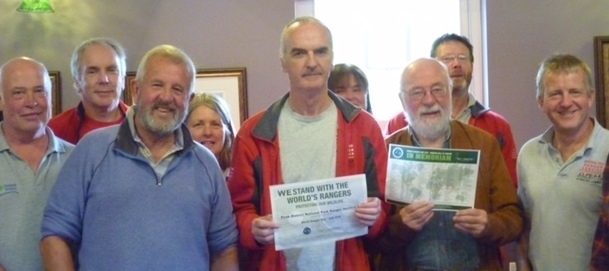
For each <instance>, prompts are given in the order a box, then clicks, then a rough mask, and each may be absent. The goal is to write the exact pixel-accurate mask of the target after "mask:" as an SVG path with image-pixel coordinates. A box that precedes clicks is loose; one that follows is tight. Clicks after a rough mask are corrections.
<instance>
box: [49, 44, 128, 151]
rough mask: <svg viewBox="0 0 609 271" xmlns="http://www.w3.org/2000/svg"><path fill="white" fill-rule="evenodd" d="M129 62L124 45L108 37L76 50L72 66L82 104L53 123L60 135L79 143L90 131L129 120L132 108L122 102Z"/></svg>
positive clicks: (53, 127)
mask: <svg viewBox="0 0 609 271" xmlns="http://www.w3.org/2000/svg"><path fill="white" fill-rule="evenodd" d="M125 59H126V56H125V51H124V50H123V48H122V47H121V45H120V44H119V43H118V42H116V41H115V40H112V39H108V38H93V39H89V40H86V41H84V42H83V43H81V44H80V45H79V46H78V47H76V49H74V52H73V53H72V59H71V61H70V67H71V70H72V78H73V79H74V88H76V92H77V93H78V95H80V97H81V101H80V103H79V104H78V106H76V107H74V108H72V109H69V110H67V111H65V112H63V113H61V114H59V115H57V116H56V117H54V118H52V119H51V120H50V121H49V127H50V128H51V129H52V130H53V132H54V133H55V135H56V136H58V137H60V138H62V139H64V140H65V141H68V142H70V143H72V144H76V143H77V142H78V141H79V140H80V138H82V137H83V136H84V135H85V134H87V133H88V132H90V131H93V130H95V129H98V128H102V127H106V126H110V125H114V124H119V123H121V122H122V121H123V119H125V112H126V111H127V108H128V106H127V105H126V104H125V103H123V102H122V101H121V100H120V99H121V93H122V92H123V88H125V70H126V64H125V62H126V60H125Z"/></svg>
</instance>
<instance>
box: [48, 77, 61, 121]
mask: <svg viewBox="0 0 609 271" xmlns="http://www.w3.org/2000/svg"><path fill="white" fill-rule="evenodd" d="M49 77H50V78H51V89H52V90H51V93H52V94H53V95H52V97H51V104H52V105H53V116H56V115H58V114H59V113H61V74H60V72H59V71H49Z"/></svg>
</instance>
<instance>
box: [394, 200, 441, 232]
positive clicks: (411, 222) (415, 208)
mask: <svg viewBox="0 0 609 271" xmlns="http://www.w3.org/2000/svg"><path fill="white" fill-rule="evenodd" d="M433 207H434V204H433V203H431V202H428V201H417V202H413V203H411V204H409V205H407V206H405V207H404V208H402V209H400V213H399V214H400V217H401V218H402V223H404V225H406V226H407V227H408V228H410V229H413V230H415V231H420V230H421V229H423V226H425V225H426V224H427V222H429V220H431V218H432V217H433Z"/></svg>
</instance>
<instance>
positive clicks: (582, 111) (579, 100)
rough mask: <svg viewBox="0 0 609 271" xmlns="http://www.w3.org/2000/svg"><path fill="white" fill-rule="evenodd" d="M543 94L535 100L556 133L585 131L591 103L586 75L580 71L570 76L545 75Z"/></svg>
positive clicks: (571, 73)
mask: <svg viewBox="0 0 609 271" xmlns="http://www.w3.org/2000/svg"><path fill="white" fill-rule="evenodd" d="M543 84H544V87H545V91H544V93H543V96H542V97H541V98H540V99H539V100H538V104H539V108H540V109H541V111H543V112H544V113H545V114H546V116H548V119H549V120H550V122H552V125H553V126H554V129H555V130H556V132H557V133H566V134H573V133H580V132H583V131H584V130H585V129H586V126H585V124H586V121H587V120H588V118H589V112H590V109H591V108H592V104H593V101H594V92H589V91H588V88H587V86H588V85H587V84H586V74H585V73H584V71H583V70H582V69H580V68H577V69H576V70H575V71H573V72H568V73H567V72H562V71H561V72H549V73H547V74H546V76H545V79H544V83H543Z"/></svg>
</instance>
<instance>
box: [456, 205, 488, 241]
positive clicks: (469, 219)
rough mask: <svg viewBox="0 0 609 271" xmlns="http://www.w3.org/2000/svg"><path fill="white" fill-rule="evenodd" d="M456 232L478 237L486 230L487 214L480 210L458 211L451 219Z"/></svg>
mask: <svg viewBox="0 0 609 271" xmlns="http://www.w3.org/2000/svg"><path fill="white" fill-rule="evenodd" d="M453 221H454V222H455V228H457V230H459V231H461V232H464V233H469V234H471V235H472V236H474V237H480V235H482V233H483V232H484V231H485V230H486V229H487V228H488V214H487V213H486V211H484V210H480V209H466V210H461V211H458V212H457V214H455V216H454V217H453Z"/></svg>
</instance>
